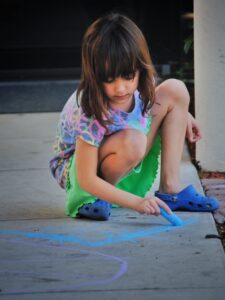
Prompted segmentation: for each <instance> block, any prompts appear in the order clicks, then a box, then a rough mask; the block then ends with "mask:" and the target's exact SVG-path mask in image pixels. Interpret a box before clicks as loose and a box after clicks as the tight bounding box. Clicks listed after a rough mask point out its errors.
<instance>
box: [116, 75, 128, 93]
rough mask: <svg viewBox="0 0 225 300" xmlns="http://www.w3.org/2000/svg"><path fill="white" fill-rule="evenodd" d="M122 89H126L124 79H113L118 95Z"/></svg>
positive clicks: (122, 91)
mask: <svg viewBox="0 0 225 300" xmlns="http://www.w3.org/2000/svg"><path fill="white" fill-rule="evenodd" d="M124 91H126V81H125V80H123V78H118V79H117V80H116V81H115V92H116V93H117V94H118V96H120V95H123V93H124Z"/></svg>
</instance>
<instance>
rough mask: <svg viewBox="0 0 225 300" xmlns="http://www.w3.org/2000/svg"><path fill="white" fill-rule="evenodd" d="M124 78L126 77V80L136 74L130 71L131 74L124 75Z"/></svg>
mask: <svg viewBox="0 0 225 300" xmlns="http://www.w3.org/2000/svg"><path fill="white" fill-rule="evenodd" d="M123 78H124V79H126V80H131V79H134V74H133V73H130V74H127V75H124V76H123Z"/></svg>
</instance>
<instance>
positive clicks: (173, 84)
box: [161, 78, 190, 106]
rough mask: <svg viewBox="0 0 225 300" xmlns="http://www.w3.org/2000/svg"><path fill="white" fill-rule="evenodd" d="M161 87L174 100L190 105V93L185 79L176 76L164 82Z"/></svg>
mask: <svg viewBox="0 0 225 300" xmlns="http://www.w3.org/2000/svg"><path fill="white" fill-rule="evenodd" d="M161 88H162V90H163V93H164V94H165V95H166V96H167V97H168V98H170V99H172V100H173V101H174V102H176V103H182V104H184V105H186V106H188V105H189V102H190V95H189V92H188V89H187V87H186V85H185V84H184V82H183V81H181V80H179V79H174V78H171V79H167V80H165V81H164V82H163V83H162V85H161Z"/></svg>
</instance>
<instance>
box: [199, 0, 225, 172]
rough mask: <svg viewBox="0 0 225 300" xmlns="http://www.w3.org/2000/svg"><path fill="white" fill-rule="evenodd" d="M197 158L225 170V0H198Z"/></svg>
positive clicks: (208, 166) (211, 167)
mask: <svg viewBox="0 0 225 300" xmlns="http://www.w3.org/2000/svg"><path fill="white" fill-rule="evenodd" d="M194 51H195V109H196V119H197V120H198V121H199V122H200V124H201V127H202V130H203V139H202V140H201V141H200V142H199V143H197V146H196V159H197V160H199V161H200V165H201V167H202V168H203V170H208V171H221V172H222V171H224V172H225V0H213V1H212V0H194Z"/></svg>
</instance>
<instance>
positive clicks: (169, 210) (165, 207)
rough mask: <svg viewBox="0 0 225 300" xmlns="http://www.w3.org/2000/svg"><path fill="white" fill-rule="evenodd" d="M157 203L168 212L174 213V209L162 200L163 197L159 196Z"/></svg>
mask: <svg viewBox="0 0 225 300" xmlns="http://www.w3.org/2000/svg"><path fill="white" fill-rule="evenodd" d="M156 201H157V203H158V205H159V206H160V207H162V208H164V209H165V211H166V212H167V213H168V214H172V213H173V212H172V210H171V209H170V208H169V206H168V205H167V204H166V203H165V202H164V201H162V200H161V199H159V198H157V200H156Z"/></svg>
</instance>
